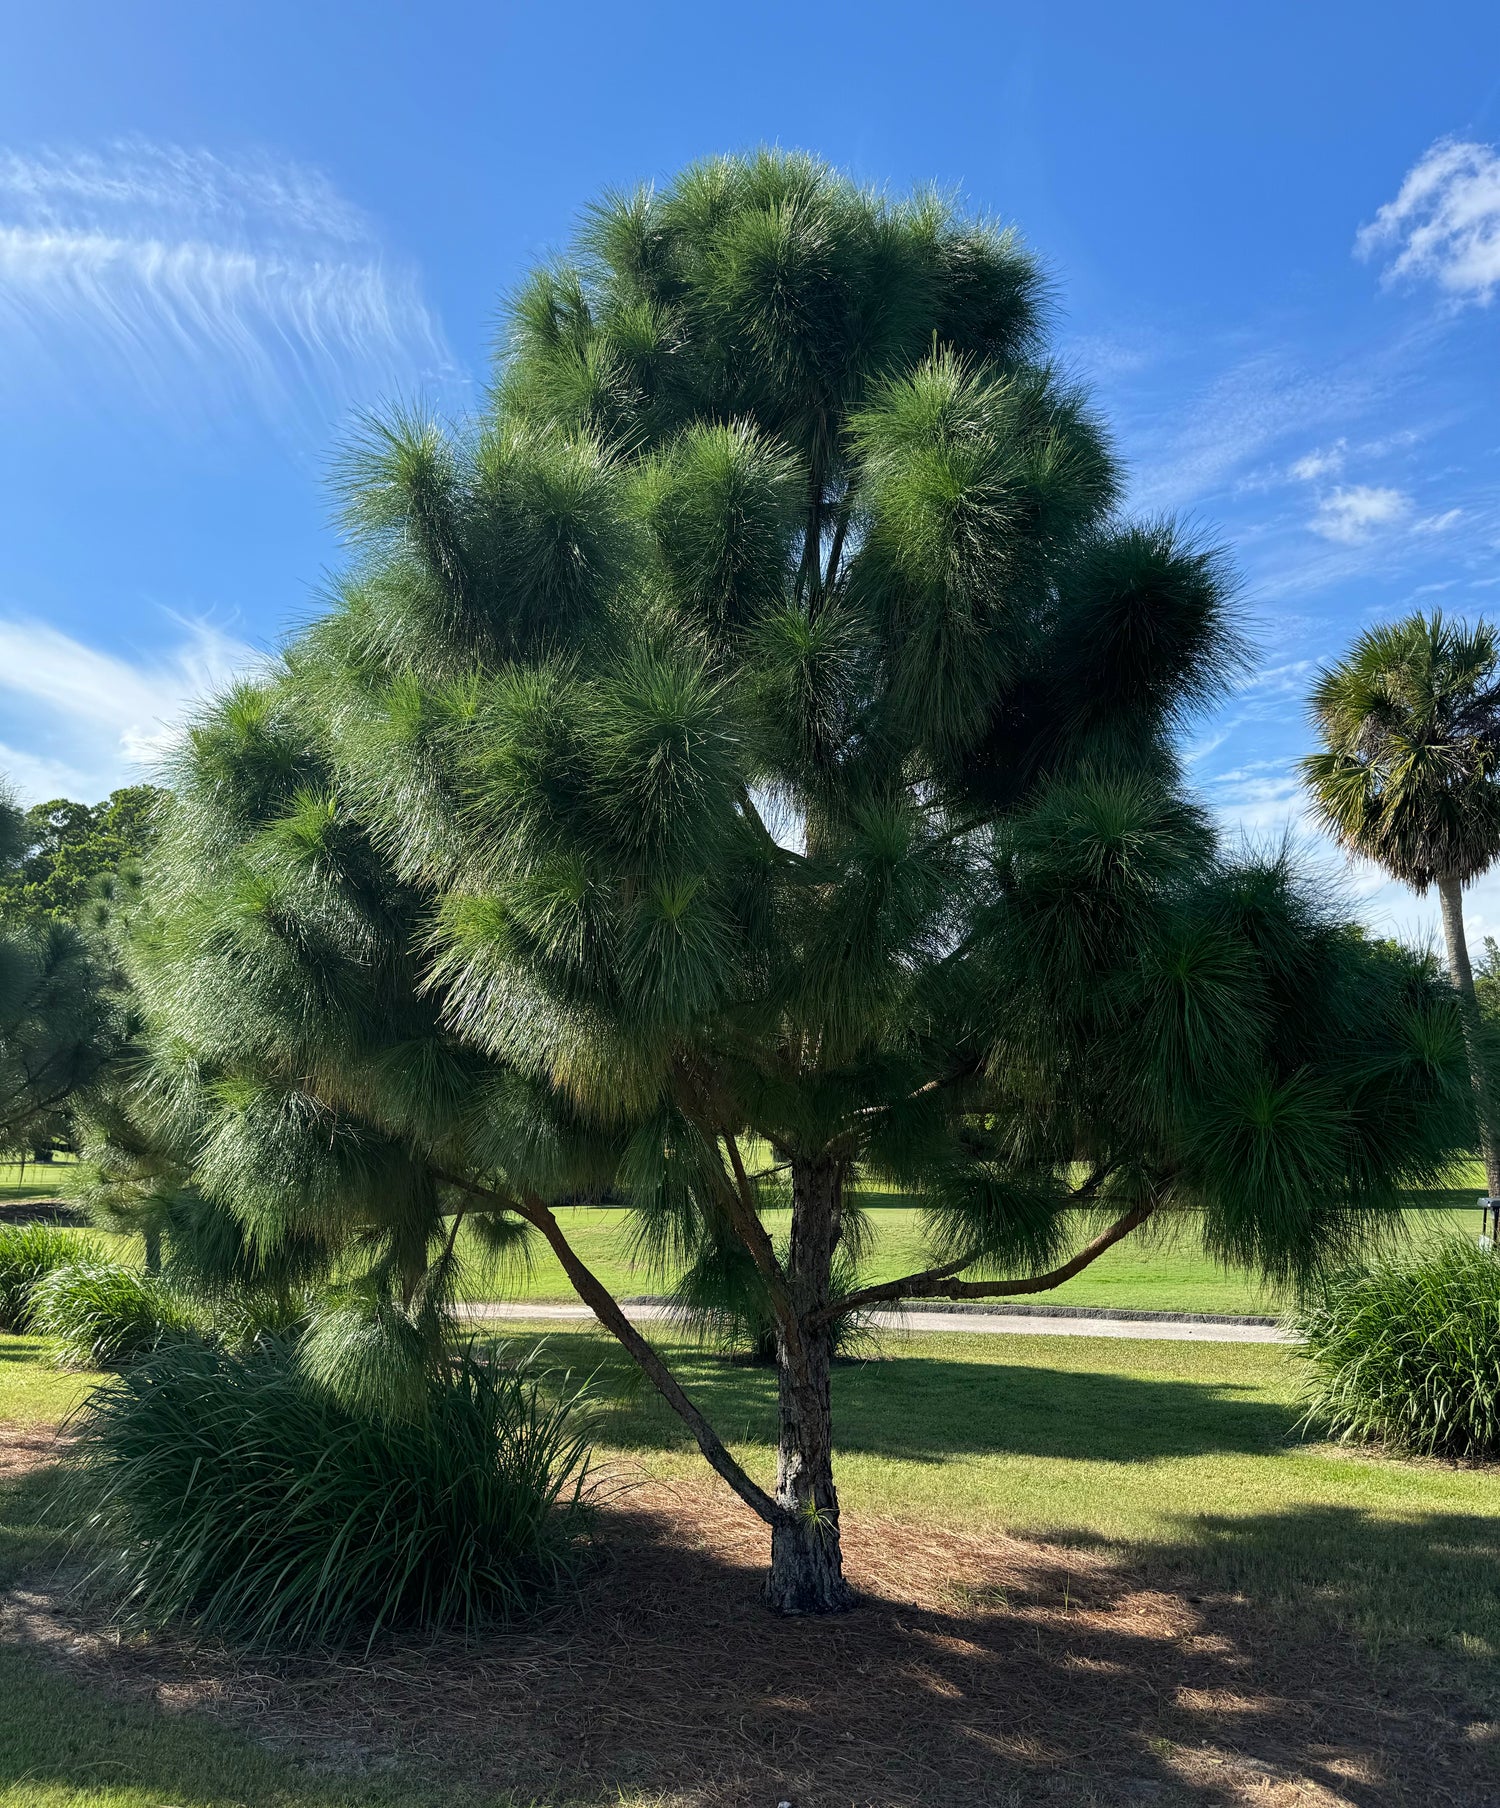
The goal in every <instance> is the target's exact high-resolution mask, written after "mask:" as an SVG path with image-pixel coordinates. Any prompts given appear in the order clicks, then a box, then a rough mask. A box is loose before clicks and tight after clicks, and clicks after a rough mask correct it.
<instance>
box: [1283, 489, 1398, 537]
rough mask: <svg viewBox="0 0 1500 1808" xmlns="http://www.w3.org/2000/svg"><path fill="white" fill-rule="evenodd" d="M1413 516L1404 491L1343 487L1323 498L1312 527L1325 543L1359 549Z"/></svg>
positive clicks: (1312, 521) (1311, 523)
mask: <svg viewBox="0 0 1500 1808" xmlns="http://www.w3.org/2000/svg"><path fill="white" fill-rule="evenodd" d="M1410 514H1411V498H1410V497H1409V496H1408V495H1406V493H1405V492H1404V491H1402V490H1391V489H1384V488H1382V487H1380V486H1379V485H1377V484H1368V483H1352V484H1347V485H1344V484H1340V486H1339V487H1338V488H1337V489H1335V490H1331V491H1330V492H1329V493H1328V495H1326V496H1324V497H1322V498H1321V499H1320V500H1319V503H1318V510H1317V513H1316V514H1315V515H1314V516H1313V518H1312V520H1311V521H1310V522H1309V523H1308V526H1309V527H1310V528H1311V529H1312V531H1313V532H1314V533H1315V534H1321V535H1322V536H1323V538H1324V539H1325V540H1336V541H1338V543H1339V544H1340V545H1341V546H1358V545H1360V544H1361V543H1362V542H1363V541H1365V540H1368V539H1369V538H1370V537H1371V536H1372V535H1373V534H1375V533H1377V532H1379V530H1380V529H1381V528H1387V527H1398V526H1399V525H1400V524H1401V523H1402V522H1403V521H1405V520H1406V518H1407V517H1408V516H1409V515H1410Z"/></svg>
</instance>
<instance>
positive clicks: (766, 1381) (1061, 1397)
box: [594, 1344, 1297, 1463]
mask: <svg viewBox="0 0 1500 1808" xmlns="http://www.w3.org/2000/svg"><path fill="white" fill-rule="evenodd" d="M597 1347H598V1346H597V1344H596V1345H595V1346H594V1348H595V1349H596V1350H597ZM671 1365H672V1368H673V1371H674V1372H675V1373H676V1374H677V1376H678V1377H679V1379H680V1380H681V1381H682V1383H683V1385H684V1386H685V1387H686V1388H687V1390H688V1392H689V1393H690V1394H691V1395H692V1396H693V1398H694V1399H695V1400H696V1401H697V1403H698V1404H699V1405H700V1406H701V1407H702V1409H703V1411H704V1412H705V1413H706V1414H707V1415H708V1417H709V1419H710V1420H712V1421H713V1423H714V1424H715V1425H717V1426H718V1427H719V1429H720V1430H721V1432H723V1433H724V1434H725V1435H727V1436H730V1437H733V1438H743V1439H744V1440H745V1441H746V1442H750V1441H760V1442H769V1441H771V1440H773V1439H774V1437H775V1427H776V1381H775V1377H774V1375H772V1374H771V1373H770V1372H769V1371H768V1370H761V1369H745V1368H739V1367H736V1366H735V1365H733V1364H731V1363H727V1362H724V1361H722V1360H720V1359H716V1358H714V1357H712V1356H706V1355H701V1354H696V1353H693V1352H685V1351H682V1350H673V1351H672V1352H671ZM616 1389H617V1391H612V1390H616ZM598 1392H599V1394H600V1395H601V1396H602V1397H603V1398H604V1399H605V1400H606V1401H610V1400H612V1401H613V1404H612V1407H611V1408H610V1413H611V1415H613V1417H612V1419H611V1417H609V1416H607V1417H606V1419H605V1429H604V1436H605V1437H606V1438H607V1439H608V1440H609V1441H610V1442H619V1443H622V1444H628V1445H630V1446H632V1447H635V1448H647V1449H678V1448H682V1449H687V1448H689V1447H690V1441H689V1439H688V1437H687V1434H686V1433H685V1432H684V1430H683V1427H682V1425H681V1423H680V1421H679V1420H677V1419H676V1418H675V1416H673V1415H672V1414H671V1413H670V1412H669V1411H668V1409H667V1408H666V1407H664V1406H663V1405H662V1404H661V1403H660V1402H659V1401H658V1400H657V1399H656V1397H655V1395H654V1394H651V1393H649V1392H647V1391H646V1390H645V1389H644V1388H643V1387H642V1386H641V1384H640V1383H639V1382H637V1381H636V1380H635V1378H634V1377H633V1376H630V1375H627V1374H626V1373H625V1372H624V1371H622V1370H619V1369H612V1370H609V1371H601V1378H600V1382H599V1384H598ZM833 1404H834V1425H835V1438H836V1442H837V1445H838V1448H839V1450H840V1451H841V1452H844V1453H853V1452H863V1453H869V1454H873V1455H877V1456H892V1457H900V1458H901V1459H902V1460H903V1461H906V1462H929V1463H937V1462H942V1461H944V1460H945V1459H947V1458H948V1457H952V1456H960V1455H962V1456H987V1455H1013V1456H1038V1457H1071V1458H1079V1459H1090V1460H1094V1461H1098V1462H1111V1463H1149V1462H1154V1461H1156V1460H1158V1459H1159V1458H1163V1457H1184V1456H1204V1455H1209V1454H1213V1453H1222V1454H1239V1455H1249V1456H1258V1455H1263V1454H1267V1453H1269V1452H1271V1451H1274V1450H1277V1449H1280V1448H1282V1447H1284V1446H1285V1444H1286V1442H1287V1440H1288V1438H1289V1437H1290V1436H1291V1433H1292V1429H1293V1427H1294V1425H1295V1423H1296V1418H1297V1415H1296V1413H1295V1411H1294V1410H1293V1409H1292V1408H1290V1407H1288V1406H1286V1405H1283V1404H1281V1403H1279V1402H1277V1401H1268V1400H1266V1399H1265V1398H1264V1397H1263V1396H1260V1395H1259V1394H1258V1392H1257V1390H1253V1389H1251V1388H1248V1387H1239V1386H1236V1385H1233V1384H1231V1383H1224V1382H1201V1381H1180V1380H1166V1379H1157V1378H1152V1377H1149V1376H1138V1375H1119V1374H1112V1373H1109V1372H1107V1371H1097V1370H1072V1369H1052V1368H1045V1367H1042V1366H1040V1365H1028V1364H1022V1363H1010V1362H1006V1363H991V1362H961V1361H956V1360H949V1359H945V1358H942V1357H934V1356H924V1357H922V1359H921V1360H920V1361H916V1362H870V1363H865V1364H861V1365H857V1366H849V1367H846V1368H840V1369H838V1370H837V1371H836V1373H835V1376H834V1402H833Z"/></svg>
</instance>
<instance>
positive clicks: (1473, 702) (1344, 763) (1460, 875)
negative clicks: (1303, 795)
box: [1302, 614, 1500, 1198]
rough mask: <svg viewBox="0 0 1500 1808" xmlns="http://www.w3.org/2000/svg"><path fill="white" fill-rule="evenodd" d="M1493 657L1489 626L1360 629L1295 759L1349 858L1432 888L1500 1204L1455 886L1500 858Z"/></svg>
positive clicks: (1497, 686) (1325, 678) (1492, 1188)
mask: <svg viewBox="0 0 1500 1808" xmlns="http://www.w3.org/2000/svg"><path fill="white" fill-rule="evenodd" d="M1497 665H1500V648H1497V645H1496V640H1495V634H1494V631H1493V629H1491V628H1490V627H1489V625H1488V624H1487V623H1485V622H1480V623H1479V625H1478V626H1477V627H1474V628H1470V627H1468V626H1466V625H1465V624H1463V623H1454V622H1447V621H1444V620H1443V617H1442V615H1441V614H1434V615H1433V616H1431V617H1430V618H1429V617H1427V616H1425V615H1420V614H1418V615H1412V616H1409V617H1408V618H1407V620H1405V621H1403V622H1397V623H1395V624H1394V625H1391V626H1388V627H1381V628H1372V629H1371V630H1370V631H1369V632H1368V633H1365V634H1362V635H1361V636H1360V637H1359V639H1358V640H1357V641H1356V642H1355V643H1354V646H1353V647H1352V648H1351V649H1350V652H1349V654H1348V656H1347V658H1345V659H1344V660H1343V661H1342V662H1341V663H1340V664H1338V665H1336V666H1333V667H1331V668H1330V669H1329V670H1328V671H1326V672H1324V673H1323V675H1322V677H1321V678H1320V679H1319V680H1318V683H1317V685H1316V686H1315V688H1314V690H1313V694H1312V715H1313V720H1314V722H1315V723H1316V724H1317V728H1318V731H1319V733H1320V735H1321V736H1322V738H1323V741H1324V744H1325V745H1324V750H1323V751H1322V752H1321V753H1315V754H1313V755H1311V756H1310V757H1309V758H1308V759H1305V760H1304V761H1303V762H1302V773H1303V777H1304V779H1305V781H1306V783H1307V787H1308V789H1309V791H1310V792H1311V793H1312V799H1313V806H1314V808H1315V809H1316V811H1317V813H1318V815H1319V816H1320V817H1321V819H1322V821H1323V822H1324V823H1325V825H1326V826H1327V827H1328V828H1329V829H1331V830H1332V832H1333V834H1334V835H1335V836H1336V837H1337V838H1338V840H1339V841H1340V842H1341V843H1342V844H1343V846H1344V847H1345V848H1347V849H1348V850H1349V851H1350V852H1351V853H1355V854H1359V855H1362V856H1363V857H1364V858H1365V859H1367V860H1373V861H1375V862H1376V864H1377V865H1379V866H1383V867H1384V868H1385V870H1386V871H1387V872H1388V873H1389V874H1390V875H1391V876H1392V878H1395V879H1400V880H1403V881H1404V882H1405V883H1406V884H1407V885H1410V886H1411V887H1412V889H1413V890H1414V891H1416V892H1417V893H1418V894H1419V895H1420V894H1421V893H1424V892H1425V891H1426V890H1427V888H1428V887H1429V886H1430V885H1435V886H1436V887H1437V894H1438V900H1439V903H1440V904H1441V907H1442V913H1443V935H1444V937H1445V939H1446V941H1447V944H1448V973H1449V977H1450V978H1451V979H1452V981H1453V984H1454V986H1455V987H1456V988H1457V990H1458V995H1459V1002H1460V1006H1461V1010H1462V1015H1463V1025H1464V1043H1465V1047H1466V1049H1467V1051H1468V1058H1469V1073H1470V1077H1471V1079H1472V1082H1473V1087H1474V1102H1475V1105H1476V1107H1477V1110H1478V1115H1479V1139H1480V1144H1481V1147H1482V1149H1483V1151H1484V1169H1485V1178H1486V1182H1487V1185H1488V1188H1489V1192H1490V1196H1491V1197H1492V1198H1500V1126H1497V1123H1496V1118H1495V1107H1494V1101H1493V1098H1492V1096H1491V1089H1490V1083H1489V1076H1488V1075H1487V1073H1486V1071H1485V1064H1484V1060H1483V1053H1482V1046H1481V1037H1482V1032H1481V1021H1480V1014H1479V1000H1478V997H1477V995H1476V993H1475V990H1474V975H1473V971H1472V969H1471V968H1470V965H1469V948H1468V942H1467V940H1466V939H1465V936H1464V915H1463V888H1464V886H1465V885H1467V884H1468V883H1469V881H1470V880H1471V879H1476V878H1478V876H1479V875H1480V874H1481V873H1482V872H1485V871H1487V870H1488V868H1489V867H1490V866H1491V865H1492V864H1493V862H1494V860H1495V858H1496V856H1497V855H1500V673H1497Z"/></svg>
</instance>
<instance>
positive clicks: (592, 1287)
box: [513, 1198, 782, 1526]
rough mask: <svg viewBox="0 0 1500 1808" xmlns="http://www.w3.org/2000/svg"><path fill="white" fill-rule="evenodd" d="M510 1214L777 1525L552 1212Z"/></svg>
mask: <svg viewBox="0 0 1500 1808" xmlns="http://www.w3.org/2000/svg"><path fill="white" fill-rule="evenodd" d="M513 1209H514V1210H516V1211H518V1212H519V1213H520V1215H521V1216H522V1217H523V1218H524V1219H525V1220H526V1221H527V1223H528V1224H533V1225H535V1226H536V1228H537V1229H538V1230H539V1231H540V1232H541V1233H542V1235H543V1236H544V1237H545V1238H546V1239H547V1242H548V1244H549V1245H550V1246H551V1249H552V1253H553V1254H554V1255H555V1256H556V1257H557V1259H558V1261H559V1262H560V1263H561V1264H562V1268H563V1272H564V1274H566V1275H567V1277H568V1279H569V1280H570V1281H571V1282H572V1283H573V1287H574V1290H575V1292H576V1293H577V1294H578V1297H579V1298H580V1299H581V1300H582V1301H583V1303H584V1304H585V1305H586V1306H588V1307H590V1308H591V1309H592V1311H593V1313H594V1316H595V1317H596V1318H597V1319H598V1320H599V1322H600V1323H601V1324H602V1325H604V1326H605V1327H606V1328H607V1329H608V1330H610V1331H612V1332H613V1333H614V1335H615V1337H617V1338H618V1339H619V1341H620V1342H621V1343H622V1344H623V1345H624V1346H625V1348H626V1349H627V1350H628V1351H629V1352H630V1354H631V1356H633V1357H634V1359H635V1361H636V1363H637V1364H638V1366H639V1367H640V1369H641V1371H642V1373H643V1374H644V1375H645V1376H646V1378H647V1380H648V1381H650V1383H651V1385H652V1386H653V1387H654V1388H655V1389H656V1391H657V1392H658V1393H659V1394H660V1395H661V1397H662V1399H663V1400H665V1401H666V1403H667V1405H668V1406H670V1407H671V1408H672V1410H673V1412H675V1413H676V1414H677V1416H678V1418H679V1419H681V1420H682V1422H683V1424H684V1425H686V1426H687V1428H688V1430H689V1431H690V1432H692V1434H693V1436H694V1438H695V1439H696V1440H697V1444H698V1448H699V1449H700V1450H701V1451H702V1452H703V1455H704V1457H705V1458H706V1459H707V1461H708V1464H709V1466H710V1468H712V1469H713V1470H714V1471H715V1472H716V1473H717V1474H719V1475H721V1476H722V1477H723V1478H724V1480H725V1481H726V1482H728V1484H729V1485H730V1487H731V1488H733V1489H734V1491H735V1493H736V1494H738V1495H739V1497H740V1499H741V1500H742V1501H744V1503H745V1505H746V1506H747V1507H749V1508H750V1510H751V1512H752V1513H755V1514H757V1515H758V1516H759V1517H760V1518H761V1519H763V1520H764V1521H765V1523H766V1524H767V1525H769V1526H774V1525H777V1524H778V1523H779V1522H780V1520H781V1517H782V1514H781V1510H780V1508H778V1506H777V1505H776V1502H775V1501H774V1500H772V1498H771V1496H770V1495H769V1494H767V1493H766V1491H765V1490H764V1489H763V1488H759V1487H757V1486H756V1484H755V1483H754V1482H753V1481H751V1479H750V1477H749V1476H748V1475H747V1474H746V1473H745V1471H744V1470H743V1469H742V1468H741V1467H740V1465H739V1464H738V1463H737V1462H736V1461H735V1460H734V1458H733V1457H732V1456H731V1455H730V1454H729V1452H728V1450H726V1449H725V1447H724V1443H723V1440H722V1439H721V1438H720V1437H719V1434H718V1433H717V1432H716V1431H715V1430H714V1428H713V1426H712V1425H710V1424H709V1422H708V1420H707V1419H705V1418H704V1416H703V1414H702V1413H701V1412H699V1410H698V1408H697V1407H696V1406H694V1404H693V1402H692V1401H691V1400H690V1399H689V1398H688V1396H687V1394H686V1393H684V1391H683V1389H682V1385H681V1383H680V1382H679V1381H678V1379H677V1377H676V1376H675V1375H674V1374H673V1373H672V1371H671V1370H670V1369H669V1368H668V1367H667V1365H666V1364H665V1363H664V1362H663V1361H662V1359H661V1357H660V1356H658V1355H657V1353H656V1351H655V1350H654V1349H653V1348H652V1347H651V1345H650V1344H649V1343H648V1342H647V1341H646V1339H645V1338H644V1337H642V1336H641V1334H640V1332H639V1331H637V1330H636V1328H635V1326H634V1325H633V1324H631V1322H630V1320H629V1319H628V1318H627V1317H626V1316H625V1314H624V1312H623V1311H622V1310H621V1308H620V1305H619V1302H618V1301H617V1300H616V1299H615V1297H614V1295H613V1294H612V1293H610V1291H609V1289H608V1288H607V1287H606V1286H605V1285H604V1283H603V1282H602V1281H601V1280H600V1279H599V1277H598V1276H597V1275H596V1274H594V1272H593V1271H592V1270H591V1269H590V1268H589V1267H587V1266H586V1264H585V1263H584V1262H583V1260H582V1259H581V1258H580V1257H579V1255H578V1253H577V1251H576V1250H575V1249H574V1248H573V1246H572V1244H571V1243H569V1241H568V1239H567V1237H566V1235H565V1234H564V1232H563V1228H562V1226H561V1225H560V1224H559V1223H558V1221H557V1218H556V1217H555V1215H554V1214H553V1213H552V1211H551V1210H550V1209H549V1208H548V1207H547V1206H546V1205H544V1204H543V1203H542V1201H541V1200H540V1199H534V1198H528V1199H526V1200H524V1201H518V1202H516V1203H515V1205H514V1207H513Z"/></svg>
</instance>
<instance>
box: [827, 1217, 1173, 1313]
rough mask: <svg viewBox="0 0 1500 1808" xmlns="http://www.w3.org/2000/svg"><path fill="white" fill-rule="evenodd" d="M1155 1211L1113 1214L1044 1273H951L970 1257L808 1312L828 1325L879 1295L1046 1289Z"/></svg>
mask: <svg viewBox="0 0 1500 1808" xmlns="http://www.w3.org/2000/svg"><path fill="white" fill-rule="evenodd" d="M1155 1210H1156V1207H1155V1206H1154V1205H1138V1206H1136V1207H1135V1208H1134V1210H1132V1211H1128V1212H1126V1213H1125V1215H1124V1217H1122V1218H1116V1220H1115V1221H1114V1223H1113V1224H1111V1225H1110V1227H1109V1229H1108V1230H1105V1231H1101V1232H1100V1233H1099V1235H1098V1236H1097V1237H1095V1238H1094V1240H1093V1242H1092V1243H1086V1244H1085V1245H1084V1246H1083V1248H1082V1249H1080V1250H1079V1251H1078V1253H1077V1255H1075V1256H1072V1257H1071V1258H1070V1259H1069V1260H1068V1261H1066V1262H1064V1263H1063V1264H1062V1266H1061V1267H1060V1268H1053V1269H1051V1270H1050V1271H1049V1272H1048V1273H1046V1274H1034V1275H1028V1276H1027V1277H1026V1278H1025V1279H1024V1280H1019V1281H960V1280H957V1279H955V1278H954V1277H955V1276H956V1275H958V1274H961V1273H962V1271H963V1270H964V1269H965V1268H968V1267H970V1266H971V1265H972V1262H973V1257H965V1258H964V1259H963V1260H962V1261H959V1262H949V1263H948V1264H946V1266H944V1267H941V1268H928V1269H924V1270H923V1272H922V1273H921V1274H907V1275H903V1276H902V1277H901V1279H900V1280H897V1281H885V1282H882V1283H881V1284H880V1285H879V1286H875V1287H861V1288H860V1289H859V1290H858V1291H857V1292H855V1293H849V1294H846V1295H845V1296H844V1298H843V1299H841V1300H837V1301H835V1302H833V1303H832V1304H830V1305H828V1306H825V1307H824V1308H823V1310H822V1311H821V1312H816V1313H814V1314H813V1317H812V1320H811V1324H812V1325H813V1326H815V1327H816V1326H818V1325H824V1324H831V1323H832V1322H833V1321H834V1320H835V1319H839V1318H842V1317H843V1316H844V1315H845V1313H848V1312H857V1311H858V1310H859V1309H860V1308H861V1307H863V1306H875V1305H879V1304H880V1303H881V1302H882V1301H883V1300H890V1301H899V1300H907V1299H952V1300H966V1299H1008V1298H1013V1297H1014V1296H1015V1295H1017V1294H1022V1293H1047V1292H1050V1290H1051V1289H1052V1288H1054V1287H1061V1286H1062V1284H1063V1282H1064V1281H1071V1280H1072V1278H1073V1276H1074V1275H1075V1274H1081V1273H1082V1272H1083V1270H1084V1269H1085V1268H1087V1267H1088V1266H1089V1264H1090V1263H1091V1262H1097V1261H1098V1259H1099V1257H1100V1256H1102V1255H1103V1254H1104V1252H1105V1250H1107V1249H1113V1247H1114V1246H1115V1244H1116V1243H1118V1242H1119V1241H1120V1239H1121V1238H1122V1237H1128V1236H1129V1235H1130V1233H1131V1231H1133V1230H1136V1229H1138V1228H1139V1227H1140V1226H1141V1225H1142V1224H1144V1223H1145V1222H1146V1220H1147V1219H1148V1218H1149V1217H1150V1216H1151V1214H1152V1212H1154V1211H1155Z"/></svg>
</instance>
